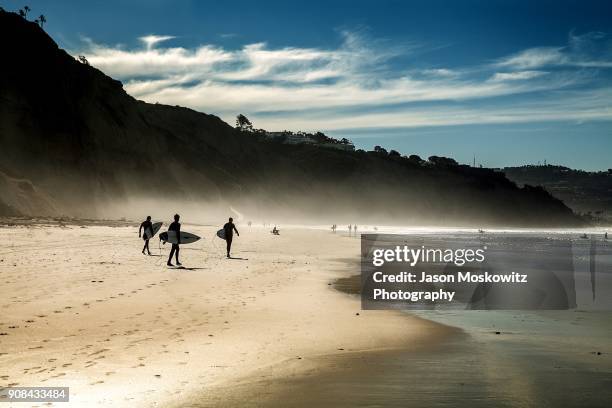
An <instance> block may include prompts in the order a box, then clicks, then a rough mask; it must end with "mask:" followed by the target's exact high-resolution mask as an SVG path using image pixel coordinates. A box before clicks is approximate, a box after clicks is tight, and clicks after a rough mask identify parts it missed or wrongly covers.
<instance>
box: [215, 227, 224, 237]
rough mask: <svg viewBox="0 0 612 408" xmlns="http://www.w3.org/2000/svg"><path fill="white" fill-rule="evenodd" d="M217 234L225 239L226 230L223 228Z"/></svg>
mask: <svg viewBox="0 0 612 408" xmlns="http://www.w3.org/2000/svg"><path fill="white" fill-rule="evenodd" d="M217 236H218V237H219V238H221V239H225V230H224V229H223V228H221V229H220V230H219V231H217Z"/></svg>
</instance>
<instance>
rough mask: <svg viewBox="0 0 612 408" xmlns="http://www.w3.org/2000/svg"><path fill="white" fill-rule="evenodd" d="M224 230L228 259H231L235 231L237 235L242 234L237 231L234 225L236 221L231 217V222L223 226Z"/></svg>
mask: <svg viewBox="0 0 612 408" xmlns="http://www.w3.org/2000/svg"><path fill="white" fill-rule="evenodd" d="M223 230H224V231H225V242H226V243H227V257H228V258H230V251H231V249H232V239H233V238H234V231H236V235H238V236H240V233H239V232H238V230H237V229H236V226H235V225H234V219H233V218H232V217H230V219H229V222H228V223H226V224H225V225H224V226H223Z"/></svg>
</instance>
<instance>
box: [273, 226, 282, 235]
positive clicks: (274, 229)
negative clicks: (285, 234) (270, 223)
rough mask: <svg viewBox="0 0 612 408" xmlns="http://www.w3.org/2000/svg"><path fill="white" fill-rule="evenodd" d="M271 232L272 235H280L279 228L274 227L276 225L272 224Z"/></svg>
mask: <svg viewBox="0 0 612 408" xmlns="http://www.w3.org/2000/svg"><path fill="white" fill-rule="evenodd" d="M271 232H272V234H274V235H280V230H279V229H278V228H276V225H275V226H274V228H272V231H271Z"/></svg>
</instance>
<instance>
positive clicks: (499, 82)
mask: <svg viewBox="0 0 612 408" xmlns="http://www.w3.org/2000/svg"><path fill="white" fill-rule="evenodd" d="M340 35H341V39H342V42H341V44H340V45H339V46H338V47H336V48H318V47H312V48H307V47H280V48H279V47H270V46H269V45H268V44H266V43H254V44H246V45H244V46H243V47H241V48H239V49H228V48H224V47H221V46H218V45H214V44H203V45H200V46H198V47H194V48H184V47H172V46H164V45H165V44H164V42H166V41H168V40H171V39H174V37H172V36H157V35H149V36H145V37H141V38H140V40H141V42H142V43H143V46H142V47H141V48H135V49H126V48H124V47H120V46H107V45H101V44H96V43H95V42H93V41H89V42H86V43H85V47H84V49H81V50H78V53H80V54H85V55H86V56H87V58H88V60H89V62H90V63H91V64H92V65H94V66H96V67H98V68H100V69H101V70H102V71H104V72H106V73H107V74H109V75H111V76H113V77H116V78H119V79H121V80H123V81H124V82H125V86H126V90H127V91H128V92H129V93H130V94H132V95H134V96H135V97H137V98H139V99H143V100H146V101H149V102H161V103H168V104H172V105H183V106H188V107H191V108H194V109H198V110H201V111H205V112H210V113H215V114H218V115H220V116H221V117H222V118H224V119H226V120H228V121H230V123H231V118H232V116H234V115H236V114H237V113H245V114H247V115H249V117H251V118H255V119H256V125H257V126H261V127H268V128H270V129H285V128H293V129H304V130H312V129H322V130H325V129H339V128H342V127H374V126H382V125H385V126H386V125H389V126H425V125H432V124H448V125H452V124H460V123H467V122H469V123H480V122H483V123H484V122H491V121H493V122H504V121H508V122H515V121H526V120H534V121H535V120H539V119H542V118H547V120H549V119H552V118H555V117H556V118H557V119H559V120H563V119H565V118H568V117H572V118H574V117H576V118H578V116H580V117H581V118H582V119H584V120H599V119H601V118H612V115H611V113H610V109H609V107H607V108H606V106H608V105H606V104H605V103H604V102H602V100H601V99H598V100H597V101H595V100H593V99H591V100H590V101H591V104H592V106H590V107H585V106H580V107H577V108H576V110H575V111H574V112H568V109H566V108H563V106H559V105H558V104H555V103H552V102H551V101H550V100H540V101H539V102H540V103H539V104H537V103H536V104H534V100H533V99H532V95H534V94H536V93H540V94H542V93H546V92H548V93H550V92H557V91H562V90H572V92H577V94H576V93H574V94H572V95H573V98H574V100H576V98H578V99H580V98H581V97H582V96H588V95H590V94H591V93H592V92H593V89H596V86H595V85H596V84H594V83H593V82H594V81H596V77H595V76H593V75H585V74H584V73H583V72H581V70H583V69H584V68H606V67H608V66H612V65H611V64H612V58H610V55H609V49H608V48H609V47H608V48H606V43H605V42H606V41H608V40H607V38H606V36H605V35H603V34H601V33H589V34H585V35H580V36H579V35H574V34H570V37H569V39H568V44H566V45H563V46H559V47H536V48H530V49H527V50H523V51H520V52H517V53H516V54H513V55H509V56H507V57H504V58H501V59H499V60H498V61H496V62H495V63H493V64H489V63H484V62H483V64H481V65H479V66H473V67H464V68H457V67H439V66H437V67H431V68H421V69H418V70H415V69H413V68H411V67H410V66H402V64H405V61H406V60H410V59H417V58H418V56H419V52H420V51H422V49H423V46H422V45H419V44H414V43H410V44H402V45H397V44H389V43H388V42H386V41H382V40H377V39H372V38H370V37H368V36H367V35H366V34H364V33H363V32H352V31H341V32H340ZM610 49H612V48H610ZM398 61H402V63H398ZM544 68H546V69H544ZM549 68H550V69H549ZM600 90H601V87H600ZM509 96H513V97H514V101H513V103H512V104H504V103H503V101H504V98H505V97H509ZM517 97H519V98H520V97H523V98H524V102H521V103H519V106H518V107H517V102H516V101H517V99H516V98H517ZM581 100H582V99H581ZM584 100H589V99H588V98H586V99H584ZM491 101H492V102H493V103H492V105H494V106H489V105H491V103H490V102H491ZM567 102H568V103H570V102H572V101H571V100H570V99H568V100H567ZM422 104H427V105H428V107H427V108H424V107H423V106H421V105H422ZM525 106H530V108H529V109H523V110H521V109H522V107H525ZM568 106H575V104H573V103H572V104H569V105H568ZM356 111H359V114H358V115H356V114H355V112H356ZM568 115H569V116H568Z"/></svg>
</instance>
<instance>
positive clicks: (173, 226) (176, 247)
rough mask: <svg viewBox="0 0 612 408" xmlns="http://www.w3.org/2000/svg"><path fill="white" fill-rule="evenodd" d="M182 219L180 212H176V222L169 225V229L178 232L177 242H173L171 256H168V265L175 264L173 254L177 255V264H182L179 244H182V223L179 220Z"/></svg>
mask: <svg viewBox="0 0 612 408" xmlns="http://www.w3.org/2000/svg"><path fill="white" fill-rule="evenodd" d="M180 219H181V216H180V215H178V214H174V222H173V223H172V224H170V226H169V227H168V231H174V232H176V242H177V243H176V244H172V249H171V250H170V256H169V257H168V262H167V263H166V265H168V266H174V265H172V262H171V261H172V255H175V254H176V255H175V256H176V264H177V265H178V266H181V263H180V262H179V245H180V244H181V224H180V223H179V220H180Z"/></svg>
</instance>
